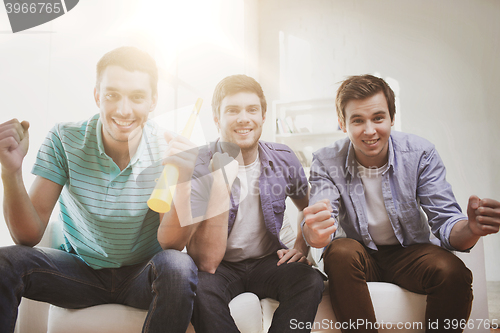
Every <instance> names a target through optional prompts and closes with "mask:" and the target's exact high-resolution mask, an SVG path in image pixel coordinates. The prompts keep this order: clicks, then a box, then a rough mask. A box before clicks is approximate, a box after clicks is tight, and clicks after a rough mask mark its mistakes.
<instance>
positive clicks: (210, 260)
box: [187, 153, 238, 274]
mask: <svg viewBox="0 0 500 333" xmlns="http://www.w3.org/2000/svg"><path fill="white" fill-rule="evenodd" d="M227 158H228V156H227V154H218V153H216V154H214V157H213V160H212V168H211V169H212V170H214V171H212V176H213V183H212V186H211V189H210V197H209V203H208V208H207V212H206V214H205V218H204V220H203V221H202V222H201V223H200V224H199V226H198V227H197V229H196V230H195V231H194V233H193V235H192V237H191V239H190V240H189V243H188V247H187V248H188V253H189V255H190V256H191V257H192V258H193V260H194V262H195V263H196V265H197V266H198V269H199V270H200V271H203V272H208V273H212V274H213V273H215V271H216V270H217V267H219V264H220V262H221V261H222V259H223V258H224V254H225V253H226V246H227V232H228V219H229V207H230V189H231V187H232V184H233V182H234V180H235V179H236V176H237V175H238V162H237V161H236V160H233V161H232V162H230V163H229V164H227V165H226V167H224V172H225V176H224V174H223V171H222V169H221V166H222V165H225V164H226V163H224V162H222V160H223V159H226V160H227ZM221 159H222V160H221ZM214 162H215V163H214ZM214 164H215V166H214ZM226 178H227V182H228V183H227V184H226Z"/></svg>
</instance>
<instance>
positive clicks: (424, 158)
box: [309, 131, 467, 250]
mask: <svg viewBox="0 0 500 333" xmlns="http://www.w3.org/2000/svg"><path fill="white" fill-rule="evenodd" d="M388 163H389V167H388V169H387V170H386V171H385V172H384V173H383V174H382V195H383V197H384V204H385V208H386V210H387V214H388V215H389V220H390V222H391V224H392V228H393V230H394V234H395V235H396V238H397V239H398V240H399V242H400V243H401V245H402V246H409V245H412V244H419V243H429V242H432V243H436V244H437V245H441V246H443V247H444V248H446V249H449V250H456V249H454V248H453V247H452V246H451V244H450V233H451V229H452V228H453V226H454V225H455V223H457V222H458V221H460V220H466V219H467V217H466V216H465V215H464V214H463V213H462V210H461V208H460V206H459V205H458V203H457V202H456V199H455V197H454V195H453V192H452V189H451V185H450V184H449V183H448V182H447V181H446V178H445V176H446V169H445V167H444V165H443V162H442V160H441V158H440V157H439V155H438V153H437V151H436V149H435V147H434V145H433V144H431V143H430V142H429V141H427V140H425V139H423V138H420V137H418V136H416V135H412V134H406V133H401V132H396V131H393V132H392V133H391V136H390V139H389V160H388ZM309 181H310V183H311V187H312V188H311V199H310V204H314V203H316V202H318V201H319V200H321V199H324V198H327V199H329V200H330V202H331V205H332V208H333V212H332V217H333V218H335V220H336V221H337V222H338V223H340V226H341V227H342V229H343V230H344V232H345V234H346V236H347V237H349V238H353V239H356V240H357V241H359V242H361V243H362V244H364V245H365V246H367V247H368V248H370V249H373V250H376V249H377V246H376V245H375V242H374V241H373V239H372V238H371V236H370V233H369V232H368V221H367V210H366V201H365V196H364V187H363V183H362V181H361V178H360V177H359V175H358V169H357V162H356V158H355V155H354V147H353V145H352V143H351V142H350V140H349V138H345V139H342V140H339V141H337V142H335V143H334V144H332V145H330V146H328V147H325V148H322V149H320V150H318V151H317V152H315V153H314V154H313V162H312V165H311V175H310V179H309ZM424 213H425V214H424ZM427 224H428V225H429V226H430V230H429V227H428V225H427ZM430 231H432V233H433V234H434V235H435V236H436V238H437V239H434V240H431V239H430Z"/></svg>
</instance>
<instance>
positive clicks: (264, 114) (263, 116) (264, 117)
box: [262, 112, 267, 123]
mask: <svg viewBox="0 0 500 333" xmlns="http://www.w3.org/2000/svg"><path fill="white" fill-rule="evenodd" d="M266 113H267V112H266ZM266 113H263V114H262V123H264V122H265V121H266Z"/></svg>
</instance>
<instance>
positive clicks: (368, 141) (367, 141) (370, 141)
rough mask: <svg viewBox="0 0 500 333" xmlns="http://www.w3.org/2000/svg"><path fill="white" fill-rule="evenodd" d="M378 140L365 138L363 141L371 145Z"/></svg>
mask: <svg viewBox="0 0 500 333" xmlns="http://www.w3.org/2000/svg"><path fill="white" fill-rule="evenodd" d="M377 141H378V140H365V143H367V144H369V145H372V144H374V143H375V142H377Z"/></svg>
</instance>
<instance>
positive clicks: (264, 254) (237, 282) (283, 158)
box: [188, 75, 323, 333]
mask: <svg viewBox="0 0 500 333" xmlns="http://www.w3.org/2000/svg"><path fill="white" fill-rule="evenodd" d="M212 109H213V114H214V121H215V124H216V126H217V128H218V129H219V131H220V140H218V141H217V142H214V143H212V144H210V145H209V147H208V149H206V150H202V151H200V152H199V156H198V160H199V163H198V164H197V165H196V167H195V172H194V178H193V183H194V185H193V190H192V200H191V202H192V205H193V210H194V211H196V209H197V207H199V206H203V205H204V203H206V202H209V198H206V196H205V195H204V194H203V193H212V194H211V197H210V202H214V200H213V196H214V195H215V194H214V193H217V190H216V189H214V187H217V184H221V180H222V184H223V185H224V186H222V187H219V190H220V192H219V193H220V198H221V199H220V200H218V201H217V202H218V203H220V205H218V206H219V208H220V211H219V212H218V213H214V212H213V209H215V208H214V207H208V208H207V209H206V211H207V213H206V214H205V215H204V217H203V218H202V220H203V221H202V222H201V224H200V225H199V226H198V227H197V229H196V232H195V233H194V235H193V237H192V238H191V240H190V241H189V243H188V253H189V254H190V255H191V257H192V258H193V260H194V261H195V263H196V264H197V266H198V270H199V274H198V280H199V282H198V289H197V293H196V294H197V296H196V298H195V306H194V310H193V320H192V322H193V325H194V327H195V329H196V331H197V332H203V333H206V332H216V333H219V332H224V333H229V332H238V329H237V327H236V325H235V323H234V321H233V319H232V317H231V315H230V312H229V307H228V303H229V301H230V300H231V299H232V298H233V297H235V296H237V295H238V294H241V293H243V292H246V291H249V292H253V293H255V294H256V295H257V296H258V297H259V298H266V297H270V298H274V299H276V300H278V301H279V302H280V306H279V307H278V309H277V310H276V312H275V313H274V317H273V321H272V324H271V327H270V330H269V331H270V332H292V331H293V332H297V331H299V332H308V331H309V330H308V329H304V330H296V329H295V330H294V329H292V328H293V325H292V323H293V322H294V321H293V320H295V321H296V322H302V323H307V322H309V323H311V322H313V321H314V317H315V315H316V310H317V307H318V304H319V302H320V301H321V294H322V291H323V280H322V277H321V275H320V274H319V273H318V272H317V271H315V270H314V269H313V268H312V267H311V266H310V265H308V262H307V259H306V255H307V252H308V247H307V246H306V245H305V242H304V239H303V237H302V234H301V232H300V230H299V234H298V237H297V241H296V242H295V246H294V248H293V249H288V248H286V246H285V245H284V244H283V243H282V242H281V240H280V238H279V232H280V229H281V226H282V224H283V214H284V210H285V199H286V197H288V196H289V197H290V198H291V199H292V201H293V202H294V203H295V205H296V206H297V208H298V209H299V211H302V209H303V208H305V207H307V205H308V202H309V201H308V183H307V179H306V177H305V174H304V171H303V169H302V166H301V165H300V163H299V161H298V159H297V157H296V156H295V154H294V153H293V151H292V150H291V149H290V148H288V147H287V146H285V145H282V144H276V143H269V142H264V141H260V140H259V138H260V136H261V133H262V125H263V123H264V121H265V119H266V100H265V97H264V94H263V91H262V88H261V86H260V85H259V83H257V82H256V81H255V80H254V79H252V78H250V77H248V76H245V75H234V76H229V77H226V78H225V79H223V80H222V81H221V82H220V83H219V84H218V85H217V87H216V89H215V92H214V97H213V101H212ZM234 148H236V149H234ZM234 150H236V152H234ZM224 154H225V155H224ZM227 155H232V156H233V157H236V156H237V155H239V158H237V159H238V160H239V166H238V167H237V168H234V169H232V168H231V165H229V168H224V170H225V171H224V172H222V171H221V169H220V165H216V166H214V164H217V163H220V159H221V158H222V159H224V156H225V157H226V158H227V157H228V156H227ZM210 161H212V163H210ZM224 164H225V163H222V165H224ZM232 164H233V165H232V166H234V165H235V164H236V163H235V162H232ZM208 168H211V170H214V172H213V178H210V180H211V181H212V182H211V183H210V181H209V182H208V183H204V182H203V179H205V180H207V177H200V176H202V175H206V174H208V173H209V172H208ZM231 169H232V170H231ZM236 169H237V170H236ZM226 173H227V174H226ZM197 181H198V182H199V183H198V184H196V182H197ZM226 182H227V183H226ZM197 185H198V186H197ZM226 186H227V187H226ZM207 189H211V190H207ZM229 191H230V195H229V193H228V192H229Z"/></svg>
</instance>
